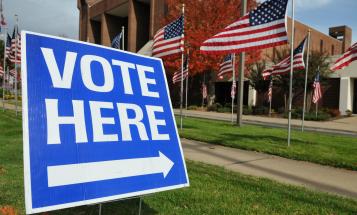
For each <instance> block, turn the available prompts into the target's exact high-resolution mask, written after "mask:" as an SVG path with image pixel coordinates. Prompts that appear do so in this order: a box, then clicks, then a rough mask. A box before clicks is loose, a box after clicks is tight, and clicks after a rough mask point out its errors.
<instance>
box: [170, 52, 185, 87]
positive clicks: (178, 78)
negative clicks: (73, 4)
mask: <svg viewBox="0 0 357 215" xmlns="http://www.w3.org/2000/svg"><path fill="white" fill-rule="evenodd" d="M187 76H188V56H186V58H185V61H184V63H183V80H185V79H186V78H187ZM181 78H182V75H181V69H180V70H178V71H176V72H175V73H174V75H173V77H172V82H173V83H174V84H176V83H180V82H181Z"/></svg>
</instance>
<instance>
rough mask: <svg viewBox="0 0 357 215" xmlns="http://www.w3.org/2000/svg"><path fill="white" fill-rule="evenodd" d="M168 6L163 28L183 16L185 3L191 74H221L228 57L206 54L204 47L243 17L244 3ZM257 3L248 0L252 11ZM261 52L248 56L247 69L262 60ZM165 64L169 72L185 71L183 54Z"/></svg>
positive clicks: (174, 2)
mask: <svg viewBox="0 0 357 215" xmlns="http://www.w3.org/2000/svg"><path fill="white" fill-rule="evenodd" d="M165 3H166V5H167V9H168V10H167V11H168V12H167V14H166V17H164V19H163V26H164V25H165V24H167V23H169V22H171V21H173V20H175V19H177V17H179V16H180V14H181V7H182V4H183V3H184V4H185V47H186V48H185V49H186V51H187V49H189V53H190V56H189V57H190V58H189V59H190V65H189V67H190V74H196V73H202V72H206V71H218V68H219V64H220V63H221V61H222V59H223V57H224V56H222V55H206V54H202V53H201V52H200V46H201V44H202V42H203V41H205V40H206V39H207V38H209V37H211V36H213V35H215V34H217V33H218V32H219V31H221V30H222V29H224V28H225V27H226V26H228V25H229V24H231V23H233V22H234V21H236V20H237V19H238V18H239V17H240V7H241V0H218V1H217V0H194V1H182V0H166V2H165ZM256 4H257V3H256V1H255V0H248V10H250V9H252V8H254V7H255V6H256ZM260 53H261V52H260V51H256V52H249V53H247V55H246V56H247V57H246V65H247V67H246V68H248V67H249V65H251V64H252V63H254V62H256V61H258V60H259V59H260ZM164 62H165V66H166V67H167V68H168V69H171V70H178V69H179V68H181V60H180V55H176V56H169V57H167V58H164ZM237 65H238V62H237ZM236 68H238V67H236ZM246 71H247V70H246Z"/></svg>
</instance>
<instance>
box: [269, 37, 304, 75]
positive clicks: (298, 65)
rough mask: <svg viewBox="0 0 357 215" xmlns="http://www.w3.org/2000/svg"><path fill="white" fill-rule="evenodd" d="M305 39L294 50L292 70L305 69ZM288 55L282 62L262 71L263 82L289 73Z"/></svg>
mask: <svg viewBox="0 0 357 215" xmlns="http://www.w3.org/2000/svg"><path fill="white" fill-rule="evenodd" d="M306 41H307V39H306V38H305V39H304V40H303V41H302V42H301V43H300V45H299V46H298V47H297V48H296V49H295V50H294V58H293V70H302V69H305V63H304V52H305V44H306ZM290 60H291V59H290V55H289V56H288V57H286V58H285V59H284V60H282V61H281V62H280V63H278V64H276V65H274V66H272V67H271V68H269V69H266V70H264V71H263V78H264V79H265V80H267V79H268V77H269V76H271V75H272V76H274V75H283V74H287V73H289V72H290V68H291V67H290V65H291V64H290Z"/></svg>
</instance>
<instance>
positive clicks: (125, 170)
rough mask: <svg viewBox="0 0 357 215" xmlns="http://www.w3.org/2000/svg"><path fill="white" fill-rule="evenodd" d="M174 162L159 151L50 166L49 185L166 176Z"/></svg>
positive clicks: (48, 172)
mask: <svg viewBox="0 0 357 215" xmlns="http://www.w3.org/2000/svg"><path fill="white" fill-rule="evenodd" d="M173 165H174V163H173V162H172V161H171V160H170V159H169V158H168V157H166V156H165V155H164V154H163V153H161V152H160V151H159V156H158V157H148V158H134V159H125V160H115V161H103V162H93V163H80V164H68V165H60V166H48V167H47V175H48V186H49V187H56V186H63V185H70V184H79V183H87V182H94V181H101V180H109V179H119V178H126V177H133V176H140V175H149V174H157V173H162V174H163V176H164V178H166V176H167V174H168V173H169V172H170V170H171V168H172V167H173Z"/></svg>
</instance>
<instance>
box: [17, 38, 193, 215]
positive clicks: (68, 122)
mask: <svg viewBox="0 0 357 215" xmlns="http://www.w3.org/2000/svg"><path fill="white" fill-rule="evenodd" d="M21 36H22V37H21V38H22V44H21V45H22V53H21V54H22V56H21V57H22V65H21V69H22V96H23V97H22V102H23V103H22V104H23V141H24V176H25V197H26V198H25V199H26V213H28V214H31V213H39V212H43V211H49V210H56V209H62V208H67V207H74V206H80V205H87V204H95V203H99V202H105V201H112V200H117V199H122V198H128V197H133V196H140V195H145V194H149V193H155V192H159V191H165V190H171V189H176V188H181V187H186V186H189V181H188V176H187V171H186V166H185V161H184V157H183V152H182V148H181V143H180V139H179V136H178V133H177V128H176V124H175V119H174V115H173V110H172V105H171V102H170V97H169V91H168V86H167V81H166V76H165V70H164V68H163V64H162V61H161V60H160V59H157V58H151V57H144V56H140V55H137V54H133V53H129V52H124V51H120V50H116V49H112V48H108V47H103V46H99V45H94V44H89V43H84V42H79V41H73V40H68V39H62V38H57V37H52V36H47V35H41V34H37V33H31V32H22V35H21Z"/></svg>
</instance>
